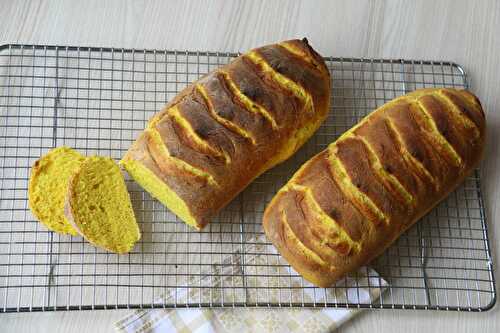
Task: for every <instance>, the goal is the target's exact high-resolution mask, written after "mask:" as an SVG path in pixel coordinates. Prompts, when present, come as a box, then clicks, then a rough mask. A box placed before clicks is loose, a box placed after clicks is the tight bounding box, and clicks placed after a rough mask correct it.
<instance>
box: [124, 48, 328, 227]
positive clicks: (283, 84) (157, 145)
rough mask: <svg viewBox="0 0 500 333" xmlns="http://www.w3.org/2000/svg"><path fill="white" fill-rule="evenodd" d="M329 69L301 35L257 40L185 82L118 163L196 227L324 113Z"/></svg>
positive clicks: (291, 148) (289, 150) (279, 158)
mask: <svg viewBox="0 0 500 333" xmlns="http://www.w3.org/2000/svg"><path fill="white" fill-rule="evenodd" d="M329 103H330V75H329V71H328V69H327V67H326V65H325V63H324V61H323V59H322V58H321V57H320V56H319V55H318V54H317V53H316V52H315V51H314V50H313V49H312V48H311V47H310V46H309V45H308V42H307V40H306V39H304V40H290V41H285V42H282V43H279V44H273V45H268V46H264V47H260V48H257V49H254V50H251V51H250V52H248V53H246V54H244V55H242V56H240V57H238V58H236V59H234V60H233V61H232V62H231V63H229V64H227V65H225V66H222V67H221V68H219V69H217V70H215V71H213V72H211V73H209V74H207V75H205V76H203V77H202V78H200V79H199V80H198V81H196V82H195V83H193V84H191V85H189V86H188V87H187V88H186V89H184V90H183V91H182V92H180V94H179V95H178V96H177V97H176V98H174V99H173V100H172V101H171V102H170V103H168V104H167V105H166V106H165V107H164V109H163V110H162V111H160V112H159V113H158V114H156V115H155V116H153V118H152V119H150V120H149V122H148V125H147V128H146V129H145V130H144V132H142V133H141V134H140V135H139V137H138V139H137V140H136V142H135V143H134V144H133V145H132V147H131V148H130V149H129V151H128V152H127V154H126V155H125V156H124V157H123V159H122V161H121V164H122V166H123V167H124V168H125V169H126V170H127V172H128V173H129V174H130V175H131V176H132V178H134V179H135V181H136V182H137V183H139V184H140V185H141V186H142V187H143V188H144V189H145V190H146V191H148V192H149V193H150V194H151V195H152V196H153V197H155V198H157V199H158V200H159V201H160V202H162V203H163V204H164V205H166V206H167V207H168V208H169V209H170V210H171V211H172V212H174V213H175V214H176V215H177V216H178V217H179V218H180V219H181V220H183V221H184V222H185V223H187V224H188V225H190V226H193V227H195V228H197V229H201V228H203V227H204V226H205V225H206V224H207V223H208V222H209V221H210V218H211V217H212V216H213V215H214V214H216V213H217V212H218V211H219V210H220V209H221V208H222V207H224V206H225V205H226V204H227V203H228V202H229V201H230V200H232V199H233V198H234V197H235V196H236V195H237V194H238V193H239V192H240V191H241V190H243V189H244V188H245V187H246V186H247V185H248V184H249V183H250V182H251V181H252V180H253V179H254V178H256V177H257V176H259V175H260V174H262V173H263V172H264V171H266V170H268V169H270V168H272V167H273V166H275V165H276V164H278V163H280V162H283V161H284V160H286V159H287V158H289V157H290V156H291V155H292V154H293V153H294V152H295V151H297V149H298V148H299V147H300V146H301V145H302V144H304V143H305V142H306V141H307V139H308V138H309V137H310V136H311V135H312V134H313V133H314V132H315V131H316V129H317V128H318V127H319V126H320V124H321V123H322V121H323V120H324V119H325V117H326V115H327V113H328V110H329Z"/></svg>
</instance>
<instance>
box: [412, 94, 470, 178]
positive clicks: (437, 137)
mask: <svg viewBox="0 0 500 333" xmlns="http://www.w3.org/2000/svg"><path fill="white" fill-rule="evenodd" d="M412 105H415V106H417V107H418V109H419V111H421V112H415V114H418V115H419V116H420V117H419V116H417V118H421V120H423V121H424V123H425V124H424V126H422V128H423V129H424V130H425V129H426V130H427V131H426V132H427V133H428V134H429V136H430V138H431V140H432V141H433V142H435V143H436V144H437V145H438V146H439V147H440V148H441V149H442V150H443V151H444V152H445V154H446V155H448V157H449V159H450V160H451V162H452V163H453V164H454V165H455V166H457V167H461V168H462V169H463V167H464V163H463V161H462V158H461V157H460V155H459V154H458V153H457V152H456V150H455V149H454V148H453V146H452V145H451V144H450V142H448V140H447V139H446V138H445V137H444V136H443V134H441V132H440V131H439V129H438V127H437V125H436V122H435V121H434V119H433V118H432V116H431V115H430V114H429V111H428V110H427V108H426V107H425V106H424V105H423V104H422V102H421V101H419V99H418V98H416V99H415V100H414V103H412ZM432 146H433V147H434V145H432ZM434 148H435V147H434Z"/></svg>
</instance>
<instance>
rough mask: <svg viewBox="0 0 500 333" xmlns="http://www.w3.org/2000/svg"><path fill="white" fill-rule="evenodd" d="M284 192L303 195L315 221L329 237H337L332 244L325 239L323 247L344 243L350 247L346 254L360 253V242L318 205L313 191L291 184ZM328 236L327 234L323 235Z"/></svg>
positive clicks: (304, 201)
mask: <svg viewBox="0 0 500 333" xmlns="http://www.w3.org/2000/svg"><path fill="white" fill-rule="evenodd" d="M283 190H284V191H290V190H291V191H295V192H298V193H301V194H302V195H303V196H304V199H303V204H305V206H306V207H307V211H308V212H309V213H312V215H313V216H314V220H315V221H317V222H318V223H320V225H321V227H322V229H323V230H326V231H328V232H327V234H328V235H336V237H335V239H331V241H332V242H328V240H327V239H326V238H325V237H323V239H322V240H321V241H322V245H326V244H327V243H333V245H335V246H340V245H341V244H342V243H346V244H347V245H348V250H347V251H346V252H350V250H351V249H352V250H353V251H354V252H355V253H356V252H359V250H360V246H361V244H360V243H359V242H356V241H354V240H353V239H352V238H351V236H350V235H349V234H348V233H347V232H346V231H345V230H344V229H343V228H342V226H341V225H340V224H339V222H338V221H336V220H335V219H334V218H332V217H331V216H330V215H328V214H327V213H326V212H325V211H324V210H323V209H322V208H321V206H320V205H319V204H318V202H317V201H316V199H315V198H314V195H313V193H312V190H311V189H310V188H308V187H307V186H303V185H298V184H289V185H287V186H285V188H284V189H283ZM323 236H326V234H323Z"/></svg>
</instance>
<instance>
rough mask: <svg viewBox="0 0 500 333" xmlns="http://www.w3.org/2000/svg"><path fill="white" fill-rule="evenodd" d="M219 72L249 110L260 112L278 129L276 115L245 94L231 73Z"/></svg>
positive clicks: (255, 112) (232, 91)
mask: <svg viewBox="0 0 500 333" xmlns="http://www.w3.org/2000/svg"><path fill="white" fill-rule="evenodd" d="M219 73H220V77H221V78H222V79H223V80H224V82H225V83H226V85H227V87H228V88H229V90H230V91H231V93H232V94H233V95H234V96H235V97H236V98H237V99H238V100H239V101H240V102H241V104H243V106H244V107H245V109H246V110H247V111H248V112H251V113H254V114H260V115H261V116H263V117H264V118H265V119H266V120H267V121H269V123H270V124H271V126H272V128H273V129H274V130H277V129H278V124H277V123H276V120H275V119H274V117H273V116H272V115H271V114H270V113H269V112H268V111H267V110H266V109H265V108H264V107H263V106H262V105H260V104H258V103H256V102H254V101H252V100H251V99H250V98H249V97H248V96H247V95H245V94H244V93H243V92H242V91H241V89H240V88H239V87H238V86H237V85H236V83H234V81H233V80H232V79H231V76H230V75H229V73H227V72H225V71H223V70H219Z"/></svg>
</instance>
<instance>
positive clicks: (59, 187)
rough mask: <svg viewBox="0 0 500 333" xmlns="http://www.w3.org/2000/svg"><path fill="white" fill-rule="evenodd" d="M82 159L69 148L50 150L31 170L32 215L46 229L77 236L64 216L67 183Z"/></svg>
mask: <svg viewBox="0 0 500 333" xmlns="http://www.w3.org/2000/svg"><path fill="white" fill-rule="evenodd" d="M84 159H85V157H83V156H82V155H80V154H79V153H78V152H76V151H75V150H73V149H71V148H69V147H59V148H55V149H52V150H51V151H49V152H48V153H47V154H46V155H44V156H42V157H41V158H40V159H39V160H37V161H36V162H35V164H34V165H33V168H32V169H31V176H30V181H29V188H28V201H29V206H30V209H31V211H32V212H33V214H34V215H35V216H36V218H38V220H39V221H40V222H41V223H43V224H44V225H45V226H46V227H47V228H48V229H49V230H52V231H55V232H58V233H60V234H70V235H76V234H77V232H76V230H75V229H74V228H73V227H72V225H71V224H70V223H69V222H68V220H67V219H66V217H65V216H64V200H65V197H66V192H67V189H68V182H69V179H70V178H71V176H72V175H73V173H74V172H75V170H76V169H78V167H79V166H80V164H81V163H82V162H83V161H84Z"/></svg>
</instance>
